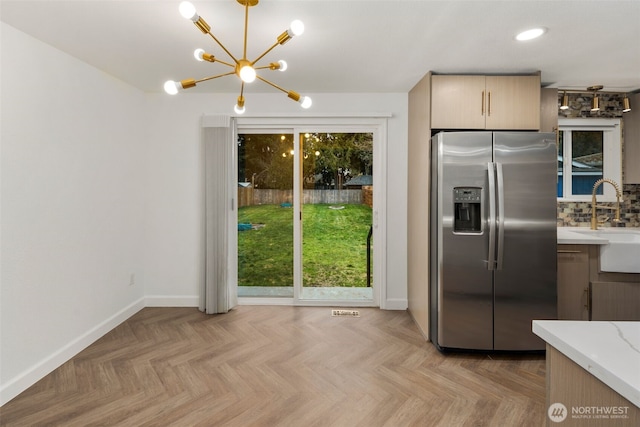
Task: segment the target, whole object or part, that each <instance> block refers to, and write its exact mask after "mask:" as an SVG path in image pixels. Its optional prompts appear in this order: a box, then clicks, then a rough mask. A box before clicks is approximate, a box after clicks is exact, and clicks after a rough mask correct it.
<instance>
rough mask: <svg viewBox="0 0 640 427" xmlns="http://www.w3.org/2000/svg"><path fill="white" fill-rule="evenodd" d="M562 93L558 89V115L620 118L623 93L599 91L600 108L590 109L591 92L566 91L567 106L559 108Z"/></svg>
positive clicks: (570, 117) (569, 117)
mask: <svg viewBox="0 0 640 427" xmlns="http://www.w3.org/2000/svg"><path fill="white" fill-rule="evenodd" d="M563 95H564V93H563V92H562V91H558V117H560V118H567V119H573V118H577V117H584V118H589V117H592V118H603V119H604V118H607V119H615V118H622V117H623V112H622V99H623V98H624V94H617V93H601V94H598V98H600V99H599V104H600V105H599V106H600V110H598V111H591V100H592V99H593V93H567V98H569V103H568V105H569V108H568V109H566V110H561V109H560V106H561V105H562V96H563Z"/></svg>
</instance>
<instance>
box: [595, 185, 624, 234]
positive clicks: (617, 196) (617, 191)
mask: <svg viewBox="0 0 640 427" xmlns="http://www.w3.org/2000/svg"><path fill="white" fill-rule="evenodd" d="M605 182H608V183H609V184H611V185H613V188H615V189H616V206H615V207H611V206H603V205H598V204H597V201H596V191H598V187H600V185H602V184H603V183H605ZM621 197H622V192H621V191H620V186H619V185H618V184H617V183H616V182H615V181H614V180H612V179H609V178H602V179H599V180H597V181H596V182H595V184H593V192H592V193H591V229H592V230H597V229H598V218H597V216H596V209H597V208H602V209H612V210H613V209H615V211H616V217H615V219H614V220H613V222H620V198H621Z"/></svg>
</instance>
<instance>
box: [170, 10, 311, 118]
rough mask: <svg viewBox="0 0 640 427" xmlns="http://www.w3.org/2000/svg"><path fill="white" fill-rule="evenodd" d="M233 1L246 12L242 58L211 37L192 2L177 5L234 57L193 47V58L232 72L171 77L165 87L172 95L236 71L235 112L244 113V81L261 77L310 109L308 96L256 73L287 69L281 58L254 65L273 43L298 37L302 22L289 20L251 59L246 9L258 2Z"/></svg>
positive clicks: (303, 106)
mask: <svg viewBox="0 0 640 427" xmlns="http://www.w3.org/2000/svg"><path fill="white" fill-rule="evenodd" d="M236 1H237V2H238V3H240V4H241V5H243V6H244V9H245V12H244V49H243V52H242V58H241V59H237V58H236V57H235V56H233V55H232V54H231V52H229V50H227V48H226V47H224V45H223V44H222V43H221V42H220V41H219V40H218V39H217V38H216V36H214V35H213V34H212V33H211V27H210V26H209V24H207V23H206V22H205V20H204V19H202V17H200V16H199V15H198V13H197V12H196V8H195V7H194V6H193V4H191V3H189V2H188V1H183V2H182V3H180V7H179V11H180V14H181V15H182V16H183V17H184V18H186V19H190V20H191V21H193V23H194V24H195V26H196V27H198V29H200V31H202V33H203V34H208V35H209V36H211V38H212V39H213V40H214V41H215V42H216V43H217V44H218V45H219V46H220V47H221V48H222V50H224V51H225V53H226V54H227V55H228V56H229V57H230V58H231V59H232V60H233V62H226V61H222V60H220V59H218V58H216V57H215V56H213V55H212V54H210V53H207V52H205V51H204V50H203V49H196V50H195V52H194V53H193V55H194V56H195V58H196V59H197V60H198V61H207V62H218V63H220V64H223V65H226V66H227V67H230V68H231V69H232V71H229V72H227V73H222V74H218V75H215V76H209V77H205V78H202V79H199V80H195V79H185V80H181V81H179V82H176V81H173V80H169V81H167V82H166V83H165V84H164V90H165V91H166V92H167V93H168V94H170V95H175V94H176V93H178V91H179V90H181V89H188V88H190V87H194V86H195V85H196V84H197V83H201V82H204V81H207V80H213V79H217V78H218V77H224V76H230V75H233V74H235V75H236V76H237V77H238V78H240V80H241V83H240V95H239V96H238V103H237V104H236V105H235V107H234V110H235V112H236V113H237V114H242V113H244V112H245V107H244V85H245V83H247V84H248V83H251V82H253V81H255V79H258V80H261V81H263V82H265V83H267V84H268V85H271V86H273V87H274V88H276V89H278V90H280V91H282V92H284V93H286V94H287V96H288V97H289V98H291V99H293V100H294V101H296V102H299V103H300V105H301V106H302V108H309V107H310V106H311V98H309V97H308V96H301V95H300V94H299V93H297V92H294V91H292V90H286V89H283V88H281V87H280V86H278V85H276V84H275V83H272V82H270V81H269V80H267V79H265V78H263V77H261V76H259V75H258V74H257V70H264V69H269V70H279V71H284V70H286V69H287V63H286V62H284V61H282V60H280V61H278V62H272V63H270V64H269V65H264V66H257V63H258V61H260V60H261V59H262V58H263V57H264V56H265V55H266V54H267V53H269V52H271V51H272V50H273V49H274V48H275V47H276V46H278V45H283V44H285V43H286V42H288V41H289V40H291V38H292V37H294V36H299V35H300V34H302V33H303V32H304V24H303V23H302V22H301V21H299V20H295V21H293V22H291V25H290V27H289V28H288V29H287V30H286V31H284V32H283V33H282V34H280V35H279V36H278V38H277V39H276V42H275V43H274V44H273V45H272V46H271V47H269V48H268V49H267V50H265V51H264V53H262V54H261V55H260V56H258V57H257V58H256V59H254V60H253V61H250V60H248V59H247V27H248V25H249V8H250V7H251V6H255V5H257V4H258V1H259V0H236Z"/></svg>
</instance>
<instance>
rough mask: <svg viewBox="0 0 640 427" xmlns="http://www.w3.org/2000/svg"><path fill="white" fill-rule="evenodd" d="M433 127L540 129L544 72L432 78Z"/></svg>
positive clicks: (436, 76) (435, 76) (438, 76)
mask: <svg viewBox="0 0 640 427" xmlns="http://www.w3.org/2000/svg"><path fill="white" fill-rule="evenodd" d="M431 127H432V128H433V129H490V130H501V129H502V130H504V129H513V130H539V129H540V75H534V76H475V75H442V74H441V75H433V76H432V77H431Z"/></svg>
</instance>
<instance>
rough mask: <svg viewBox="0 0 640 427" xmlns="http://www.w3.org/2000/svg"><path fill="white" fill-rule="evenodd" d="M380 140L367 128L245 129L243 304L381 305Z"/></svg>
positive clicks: (240, 156) (241, 159)
mask: <svg viewBox="0 0 640 427" xmlns="http://www.w3.org/2000/svg"><path fill="white" fill-rule="evenodd" d="M374 142H375V132H373V131H372V130H367V128H364V129H362V130H360V129H358V130H351V129H346V128H345V129H337V130H336V128H334V127H326V128H325V127H322V128H318V127H316V128H313V127H300V128H290V129H286V128H283V129H275V128H273V129H270V128H268V127H255V128H252V127H247V128H243V127H239V130H238V151H237V171H238V195H237V206H238V209H237V213H238V231H237V233H238V250H237V256H238V297H239V298H245V301H248V299H250V298H253V299H256V298H258V299H264V298H270V301H272V303H281V304H287V302H286V301H287V300H289V301H290V302H289V303H290V304H311V305H314V304H332V305H339V304H348V303H355V304H356V305H358V304H359V303H361V304H364V305H374V304H375V302H376V299H377V298H376V296H375V295H374V292H373V290H374V289H375V286H376V285H377V284H376V281H375V280H374V278H375V277H376V274H375V272H376V268H375V262H374V260H376V256H374V237H375V236H376V232H375V230H376V227H374V218H375V217H376V215H375V214H374V212H375V209H374V197H373V194H374V181H375V176H376V173H375V168H374V157H375V156H374V145H375V144H374ZM276 299H277V302H276ZM241 302H242V300H241Z"/></svg>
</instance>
